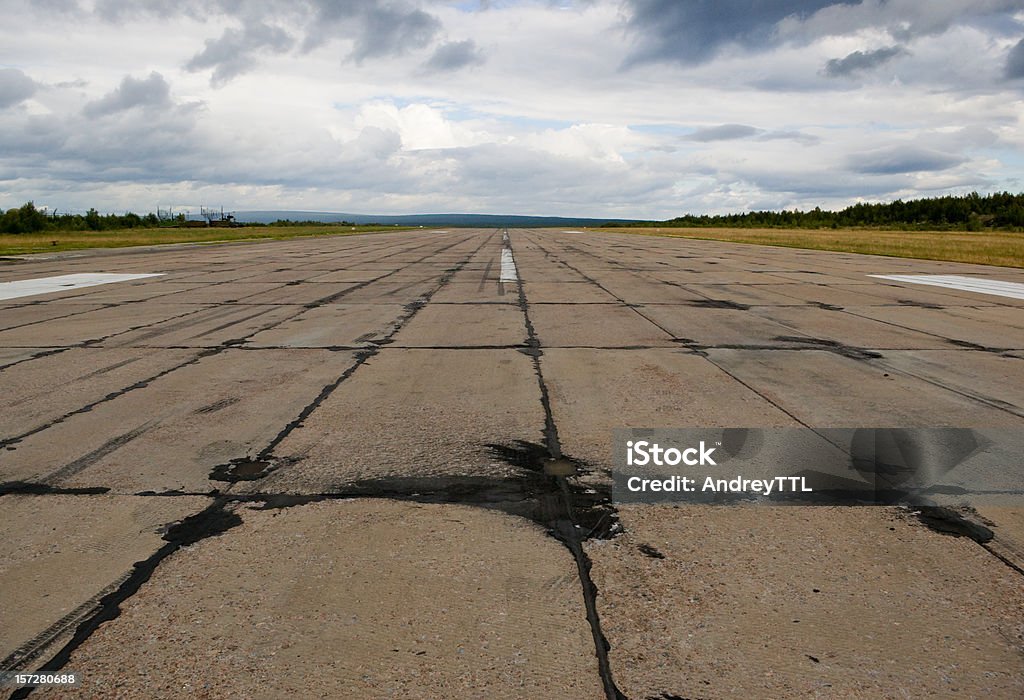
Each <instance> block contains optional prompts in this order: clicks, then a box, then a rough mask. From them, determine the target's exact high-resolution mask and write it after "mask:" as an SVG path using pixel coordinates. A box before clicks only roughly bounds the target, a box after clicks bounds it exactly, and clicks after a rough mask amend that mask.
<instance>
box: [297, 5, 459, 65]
mask: <svg viewBox="0 0 1024 700" xmlns="http://www.w3.org/2000/svg"><path fill="white" fill-rule="evenodd" d="M308 7H309V10H310V14H311V17H310V21H309V24H308V27H307V33H306V38H305V41H304V42H303V48H305V49H306V50H310V49H314V48H316V47H318V46H321V45H323V44H326V43H328V42H329V41H331V40H333V39H350V40H352V41H354V45H353V47H352V53H351V54H349V58H351V59H353V60H355V61H356V62H361V61H363V60H364V59H367V58H372V57H377V56H387V55H394V54H402V53H405V52H406V51H408V50H409V49H412V48H422V47H424V46H426V45H428V44H430V43H431V42H432V41H433V40H434V38H435V37H436V36H437V34H438V32H440V30H441V22H440V21H439V20H438V19H437V18H436V17H434V16H433V15H431V14H428V13H426V12H424V11H423V10H421V9H419V8H418V7H414V6H412V5H409V4H407V3H405V2H387V1H385V0H350V1H349V2H331V1H330V0H314V1H313V2H311V3H310V4H309V6H308Z"/></svg>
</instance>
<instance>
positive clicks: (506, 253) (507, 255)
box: [500, 231, 519, 282]
mask: <svg viewBox="0 0 1024 700" xmlns="http://www.w3.org/2000/svg"><path fill="white" fill-rule="evenodd" d="M501 242H502V248H501V279H500V281H501V282H518V281H519V274H518V273H517V272H516V261H515V258H513V257H512V245H511V243H510V242H509V240H508V232H507V231H506V232H505V235H504V236H502V238H501Z"/></svg>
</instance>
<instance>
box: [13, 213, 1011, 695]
mask: <svg viewBox="0 0 1024 700" xmlns="http://www.w3.org/2000/svg"><path fill="white" fill-rule="evenodd" d="M503 250H506V251H510V252H511V254H509V253H508V252H505V253H504V254H503ZM510 258H511V260H510ZM96 273H106V274H126V275H142V274H159V275H160V276H157V277H146V278H138V279H131V280H125V281H120V282H113V283H109V284H96V285H95V286H89V287H74V288H67V289H65V290H63V291H56V292H50V293H46V294H41V295H34V296H21V297H17V298H10V299H6V300H4V301H2V302H0V396H3V401H4V410H3V411H2V413H0V450H2V451H0V482H3V486H2V489H3V490H2V494H3V495H0V532H2V533H3V534H2V537H0V608H2V615H0V619H2V623H0V651H2V653H0V656H3V657H6V658H5V659H4V660H3V662H2V666H0V670H7V671H10V670H31V669H40V668H42V669H50V670H53V669H64V670H71V671H75V672H77V673H79V674H80V675H81V677H82V682H81V685H80V686H79V687H78V688H76V689H74V690H70V689H59V688H50V689H45V688H40V689H37V690H36V691H34V692H33V693H32V695H39V696H43V697H51V696H53V697H83V698H93V697H103V698H110V697H125V698H134V697H145V698H180V697H209V698H222V697H225V698H226V697H266V698H279V697H288V696H294V697H348V698H363V697H366V698H376V697H405V698H428V697H507V698H605V697H611V698H616V697H628V698H635V699H641V698H677V697H678V698H682V697H686V698H689V697H702V698H728V697H774V698H782V697H806V696H814V697H844V698H845V697H892V698H908V697H924V696H929V697H986V698H1019V697H1022V696H1024V653H1022V651H1024V585H1022V584H1024V574H1022V571H1021V566H1024V556H1022V553H1024V509H1021V508H1017V507H1014V506H1013V505H1012V504H1011V505H1008V506H1005V507H1001V508H992V509H989V510H988V511H985V512H981V513H979V514H978V516H977V517H978V518H981V519H983V520H984V521H985V522H987V524H988V527H989V528H990V529H991V530H992V531H993V532H994V533H995V535H996V536H995V538H994V539H993V540H991V541H990V542H987V543H985V544H984V545H982V544H979V543H978V542H976V541H974V540H972V539H970V538H968V537H956V536H953V535H950V534H944V533H942V532H938V531H936V529H935V528H934V527H928V526H926V525H925V524H923V523H922V522H921V521H920V520H919V519H918V518H917V517H915V516H914V514H913V513H912V512H910V511H908V510H906V509H899V508H889V507H859V508H858V507H824V506H819V507H792V506H791V507H767V506H755V505H749V506H748V505H737V506H730V507H723V506H717V507H711V506H693V507H656V506H636V505H631V506H623V507H621V508H618V509H616V508H614V507H613V506H612V505H611V504H609V502H608V484H609V480H608V475H607V470H608V469H609V466H610V458H611V448H610V440H611V434H612V430H613V429H615V428H621V427H673V426H744V427H769V426H800V425H804V426H859V425H863V426H958V427H1009V428H1013V427H1018V426H1019V427H1022V428H1024V381H1022V379H1024V308H1022V307H1024V300H1020V299H1015V298H1011V297H1005V296H994V295H990V294H981V293H977V292H973V291H962V290H958V289H955V288H946V287H937V286H927V285H921V284H915V283H912V282H904V281H898V280H892V279H883V278H878V277H871V276H870V275H952V276H967V277H972V278H979V279H982V278H983V279H993V280H999V281H1002V282H1015V283H1024V270H1014V269H1005V268H991V267H983V266H974V265H962V264H954V263H942V262H928V261H918V260H903V259H895V258H884V257H872V256H862V255H853V254H844V253H825V252H814V251H806V250H790V249H782V248H768V247H760V246H750V245H735V244H727V243H717V242H705V241H694V240H683V239H671V238H656V237H647V236H640V235H623V234H612V233H586V234H583V233H573V232H563V231H558V230H513V231H511V232H509V233H508V234H507V235H503V232H502V231H479V230H478V231H470V230H451V231H447V232H431V231H417V232H401V233H398V232H396V233H387V234H374V235H361V236H351V237H339V238H310V239H305V240H290V241H279V242H261V243H252V244H249V243H246V244H232V245H212V246H172V247H165V248H160V249H156V248H148V249H132V250H122V251H96V252H83V253H69V254H60V255H54V256H49V257H46V256H37V257H35V258H32V259H21V260H10V259H8V260H4V261H0V282H10V281H18V280H37V279H39V278H46V277H56V276H63V275H87V274H96ZM503 278H504V279H503ZM74 279H76V280H78V279H86V278H84V277H82V278H77V277H76V278H74ZM12 289H13V287H12ZM551 456H554V457H564V459H566V460H568V459H571V460H573V461H572V462H571V465H575V466H578V468H579V473H578V474H577V475H574V476H569V477H565V476H564V475H563V476H554V475H552V474H553V473H555V472H558V471H559V469H558V468H557V464H564V463H557V464H556V466H555V468H553V469H552V468H551V463H549V462H547V458H549V457H551ZM546 466H547V471H546V470H545V469H546ZM570 471H571V469H570ZM549 472H550V473H549ZM15 695H16V696H21V695H24V693H23V692H22V691H17V692H16V693H15Z"/></svg>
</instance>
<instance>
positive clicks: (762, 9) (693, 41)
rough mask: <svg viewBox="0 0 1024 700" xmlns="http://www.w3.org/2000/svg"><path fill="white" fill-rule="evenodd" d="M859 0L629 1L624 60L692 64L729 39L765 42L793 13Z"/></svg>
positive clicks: (752, 43)
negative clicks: (631, 41)
mask: <svg viewBox="0 0 1024 700" xmlns="http://www.w3.org/2000/svg"><path fill="white" fill-rule="evenodd" d="M858 1H859V0H839V1H837V0H791V1H788V2H786V1H779V0H764V1H762V2H751V1H750V0H685V1H681V0H627V2H626V5H627V7H628V8H629V9H630V10H631V12H630V18H629V21H628V25H627V28H628V30H629V31H630V32H631V33H632V34H633V35H634V36H635V37H636V39H637V48H636V49H635V50H634V52H633V54H632V55H631V56H630V58H629V59H628V61H627V65H631V64H639V63H647V62H656V61H672V62H677V63H682V64H684V65H696V64H699V63H703V62H705V61H707V60H709V59H711V58H713V57H714V55H715V54H716V53H717V52H718V50H719V49H721V48H722V47H723V46H725V45H727V44H731V43H736V44H740V45H743V46H744V47H746V48H756V47H762V46H766V45H768V44H770V43H771V41H772V39H773V37H774V34H775V25H777V24H778V23H779V22H780V21H782V20H783V19H786V18H787V17H792V16H798V17H806V16H809V15H811V14H814V13H815V12H817V11H818V10H820V9H822V8H825V7H831V6H833V5H850V4H856V2H858Z"/></svg>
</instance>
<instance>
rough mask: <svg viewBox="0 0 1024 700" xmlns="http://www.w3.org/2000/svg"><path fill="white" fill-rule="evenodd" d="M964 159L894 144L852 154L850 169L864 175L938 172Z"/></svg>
mask: <svg viewBox="0 0 1024 700" xmlns="http://www.w3.org/2000/svg"><path fill="white" fill-rule="evenodd" d="M963 162H964V159H963V158H961V157H959V156H954V155H951V154H949V153H943V152H941V151H936V150H933V149H930V148H922V147H919V146H894V147H891V148H882V149H879V150H876V151H868V152H866V153H857V154H854V155H852V156H850V158H849V161H848V165H849V167H850V170H852V171H853V172H856V173H860V174H863V175H896V174H901V173H917V172H937V171H940V170H948V169H949V168H952V167H954V166H957V165H960V164H961V163H963Z"/></svg>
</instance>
